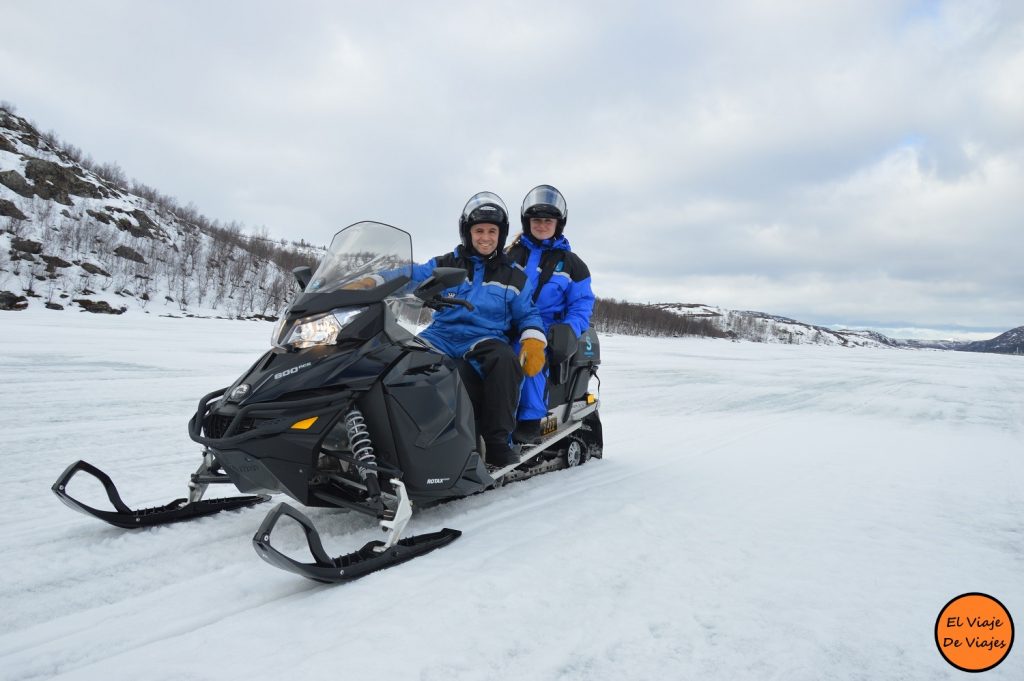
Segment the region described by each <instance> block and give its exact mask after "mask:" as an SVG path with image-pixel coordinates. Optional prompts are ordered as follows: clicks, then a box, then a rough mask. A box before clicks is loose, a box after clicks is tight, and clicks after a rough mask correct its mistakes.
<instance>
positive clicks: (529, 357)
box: [519, 338, 544, 376]
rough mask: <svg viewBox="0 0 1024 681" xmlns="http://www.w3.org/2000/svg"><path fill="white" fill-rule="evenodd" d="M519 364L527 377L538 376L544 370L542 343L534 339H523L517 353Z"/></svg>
mask: <svg viewBox="0 0 1024 681" xmlns="http://www.w3.org/2000/svg"><path fill="white" fill-rule="evenodd" d="M519 363H520V364H521V365H522V367H523V373H525V374H526V375H527V376H536V375H537V374H539V373H540V372H541V369H543V368H544V341H539V340H537V339H536V338H527V339H525V340H524V341H523V345H522V349H521V350H520V351H519Z"/></svg>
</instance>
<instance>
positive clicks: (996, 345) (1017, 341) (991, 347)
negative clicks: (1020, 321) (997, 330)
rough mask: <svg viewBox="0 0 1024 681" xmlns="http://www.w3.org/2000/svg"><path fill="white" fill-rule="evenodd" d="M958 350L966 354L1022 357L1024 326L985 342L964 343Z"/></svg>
mask: <svg viewBox="0 0 1024 681" xmlns="http://www.w3.org/2000/svg"><path fill="white" fill-rule="evenodd" d="M957 349H958V350H966V351H967V352H998V353H1000V354H1004V355H1024V326H1018V327H1017V328H1016V329H1010V330H1009V331H1007V332H1006V333H1003V334H1000V335H998V336H996V337H995V338H992V339H990V340H986V341H974V342H973V343H966V344H964V345H963V346H962V347H959V348H957Z"/></svg>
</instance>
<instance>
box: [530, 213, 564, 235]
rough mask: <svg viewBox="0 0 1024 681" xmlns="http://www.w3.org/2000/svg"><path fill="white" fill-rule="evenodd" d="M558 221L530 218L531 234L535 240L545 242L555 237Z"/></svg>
mask: <svg viewBox="0 0 1024 681" xmlns="http://www.w3.org/2000/svg"><path fill="white" fill-rule="evenodd" d="M557 227H558V220H556V219H554V218H530V234H532V235H533V238H534V239H539V240H540V241H544V239H550V238H551V237H553V236H554V235H555V229H556V228H557Z"/></svg>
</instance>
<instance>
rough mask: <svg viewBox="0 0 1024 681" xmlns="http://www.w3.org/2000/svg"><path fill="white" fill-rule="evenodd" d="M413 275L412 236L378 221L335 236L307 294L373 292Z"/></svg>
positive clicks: (311, 281) (343, 231) (350, 227)
mask: <svg viewBox="0 0 1024 681" xmlns="http://www.w3.org/2000/svg"><path fill="white" fill-rule="evenodd" d="M411 275H412V237H411V236H410V235H409V233H408V232H405V231H403V230H401V229H398V228H397V227H392V226H390V225H385V224H382V223H379V222H357V223H356V224H354V225H350V226H348V227H346V228H345V229H343V230H341V231H340V232H338V233H337V234H335V235H334V240H333V241H331V247H330V248H329V249H328V251H327V255H326V256H325V257H324V259H323V261H321V263H320V266H319V267H317V268H316V272H314V273H313V277H312V279H311V280H310V282H309V286H307V287H306V293H332V292H334V291H340V290H342V289H354V290H356V289H372V288H376V287H377V286H380V285H381V284H383V283H384V282H385V281H391V280H393V279H396V278H398V277H400V276H411Z"/></svg>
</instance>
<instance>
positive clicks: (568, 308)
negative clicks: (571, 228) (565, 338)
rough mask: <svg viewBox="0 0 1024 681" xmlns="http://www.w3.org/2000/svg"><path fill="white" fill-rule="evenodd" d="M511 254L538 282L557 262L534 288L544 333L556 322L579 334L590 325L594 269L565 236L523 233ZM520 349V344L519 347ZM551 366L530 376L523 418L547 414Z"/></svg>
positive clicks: (525, 386)
mask: <svg viewBox="0 0 1024 681" xmlns="http://www.w3.org/2000/svg"><path fill="white" fill-rule="evenodd" d="M508 255H509V258H510V259H511V260H512V261H513V262H515V263H516V264H518V265H519V266H521V267H522V268H523V270H524V271H525V272H526V276H527V277H528V279H529V281H530V288H531V289H534V288H536V286H537V283H538V279H539V278H540V276H541V272H542V271H543V270H544V267H545V265H548V264H549V263H553V265H554V269H553V270H552V273H551V278H550V279H548V281H547V282H546V283H545V284H543V286H542V287H541V289H540V291H539V292H537V291H535V292H534V295H535V300H536V304H537V309H538V311H539V312H540V317H541V321H542V323H543V325H544V333H545V334H546V333H547V330H548V328H549V327H550V326H551V325H552V324H568V325H569V326H571V327H572V330H573V331H574V332H575V333H576V335H577V336H579V335H580V334H582V333H583V332H584V331H586V330H587V328H588V327H589V326H590V315H591V313H592V312H593V310H594V292H593V291H592V290H591V288H590V270H589V269H588V268H587V265H586V263H584V262H583V260H582V259H581V258H580V257H579V256H578V255H576V254H575V253H573V252H572V249H571V248H570V246H569V241H568V239H566V238H565V237H564V236H555V237H553V238H551V239H545V240H544V241H540V242H538V241H536V240H535V239H534V238H533V237H531V236H530V235H529V234H523V235H522V237H520V238H519V240H518V242H516V243H515V244H513V246H512V247H511V248H510V249H509V252H508ZM516 350H517V351H518V347H517V348H516ZM547 413H548V403H547V368H546V367H545V370H544V371H543V372H541V373H539V374H537V375H536V376H533V377H532V378H531V377H527V378H526V379H525V380H524V382H523V389H522V393H521V395H520V399H519V413H518V418H519V420H521V421H525V420H532V419H540V418H544V417H545V416H547Z"/></svg>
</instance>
